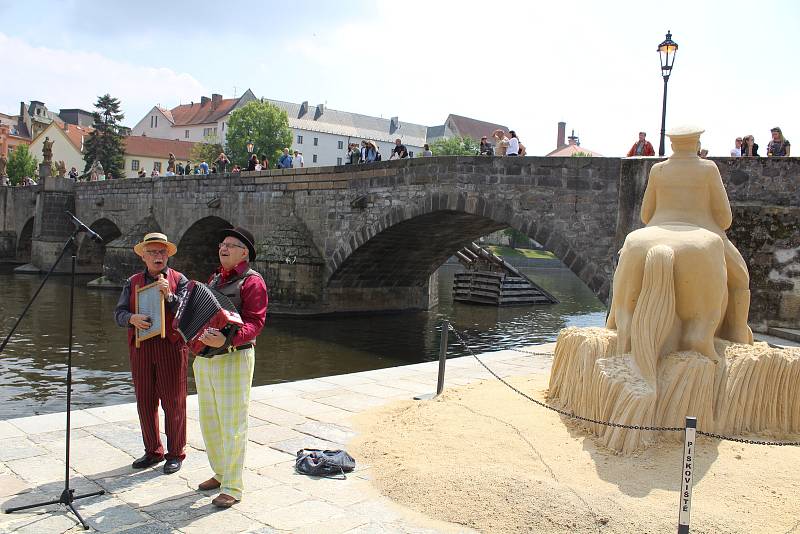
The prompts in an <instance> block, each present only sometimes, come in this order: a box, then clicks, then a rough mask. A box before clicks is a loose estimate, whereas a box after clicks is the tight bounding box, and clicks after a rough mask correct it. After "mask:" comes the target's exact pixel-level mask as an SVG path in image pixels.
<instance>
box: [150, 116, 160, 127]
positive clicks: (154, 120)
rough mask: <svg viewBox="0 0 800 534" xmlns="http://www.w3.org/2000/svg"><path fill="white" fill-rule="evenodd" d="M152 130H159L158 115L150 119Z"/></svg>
mask: <svg viewBox="0 0 800 534" xmlns="http://www.w3.org/2000/svg"><path fill="white" fill-rule="evenodd" d="M150 128H158V115H152V116H151V117H150Z"/></svg>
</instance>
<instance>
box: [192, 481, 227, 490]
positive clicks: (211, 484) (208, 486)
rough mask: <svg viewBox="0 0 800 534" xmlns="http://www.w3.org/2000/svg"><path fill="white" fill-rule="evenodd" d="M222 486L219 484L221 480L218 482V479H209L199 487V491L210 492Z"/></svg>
mask: <svg viewBox="0 0 800 534" xmlns="http://www.w3.org/2000/svg"><path fill="white" fill-rule="evenodd" d="M220 486H221V484H220V483H219V480H217V479H216V478H209V479H208V480H206V481H205V482H201V483H200V485H199V486H197V489H199V490H200V491H208V490H215V489H217V488H218V487H220Z"/></svg>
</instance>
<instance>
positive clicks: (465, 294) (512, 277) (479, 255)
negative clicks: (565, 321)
mask: <svg viewBox="0 0 800 534" xmlns="http://www.w3.org/2000/svg"><path fill="white" fill-rule="evenodd" d="M456 257H457V258H458V261H459V262H460V263H461V264H462V265H463V266H464V267H466V271H464V272H461V273H456V275H455V278H454V280H453V300H455V301H456V302H464V303H467V304H488V305H492V306H528V305H531V304H557V303H558V299H557V298H555V297H554V296H553V295H551V294H550V293H549V292H548V291H546V290H545V289H543V288H542V287H541V286H539V285H538V284H537V283H536V282H534V281H533V280H531V279H530V278H528V277H527V276H525V275H524V274H522V273H521V272H520V271H519V270H518V269H516V268H515V267H514V266H513V265H511V264H510V263H508V262H507V261H505V260H504V259H503V258H501V257H500V256H497V255H496V254H494V253H493V252H490V251H488V250H486V249H485V248H483V247H480V246H478V245H476V244H475V243H470V244H469V245H468V246H466V247H464V248H462V249H461V250H459V251H458V252H456Z"/></svg>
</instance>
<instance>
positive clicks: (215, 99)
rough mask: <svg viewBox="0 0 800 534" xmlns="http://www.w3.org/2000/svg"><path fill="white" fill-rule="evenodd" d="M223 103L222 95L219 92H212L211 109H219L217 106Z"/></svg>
mask: <svg viewBox="0 0 800 534" xmlns="http://www.w3.org/2000/svg"><path fill="white" fill-rule="evenodd" d="M221 103H222V95H218V94H213V93H212V95H211V109H217V106H219V105H220V104H221Z"/></svg>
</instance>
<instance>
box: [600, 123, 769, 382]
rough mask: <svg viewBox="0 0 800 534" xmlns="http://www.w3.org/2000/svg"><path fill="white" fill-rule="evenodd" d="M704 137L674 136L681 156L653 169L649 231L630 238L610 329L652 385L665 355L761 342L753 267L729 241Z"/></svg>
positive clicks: (721, 193)
mask: <svg viewBox="0 0 800 534" xmlns="http://www.w3.org/2000/svg"><path fill="white" fill-rule="evenodd" d="M701 133H702V131H700V130H697V129H692V128H684V129H681V130H676V131H673V132H671V133H670V140H671V141H672V148H673V151H674V153H673V155H672V156H671V157H670V158H669V159H668V160H667V161H664V162H662V163H658V164H656V165H655V166H654V167H653V169H652V171H651V172H650V178H649V180H648V182H647V188H646V190H645V194H644V199H643V201H642V211H641V216H642V222H644V223H645V225H646V227H645V228H642V229H640V230H636V231H634V232H631V233H630V234H629V235H628V237H627V238H626V239H625V245H624V246H623V248H622V251H621V254H620V261H619V266H618V267H617V271H616V273H615V276H614V287H613V302H612V305H611V312H610V313H609V317H608V322H607V327H608V328H609V329H612V330H614V329H615V330H617V352H618V353H627V352H633V354H634V358H635V359H636V361H637V364H638V365H639V370H640V371H641V372H642V374H643V376H644V378H646V379H647V380H648V382H651V381H652V380H654V379H655V366H656V363H657V362H656V360H657V358H658V356H659V355H660V354H665V353H667V352H671V351H674V350H693V351H696V352H699V353H701V354H704V355H706V356H707V357H709V358H711V359H717V354H716V352H715V349H714V337H715V336H716V337H719V338H722V339H726V340H729V341H733V342H737V343H747V344H751V343H752V342H753V334H752V332H751V330H750V327H749V326H748V325H747V315H748V311H749V307H750V291H749V282H750V278H749V275H748V272H747V265H746V264H745V262H744V259H743V258H742V256H741V254H739V251H738V250H736V247H734V246H733V244H732V243H731V242H730V241H729V240H728V238H727V237H726V236H725V230H726V229H727V228H728V227H729V226H730V225H731V221H732V216H731V207H730V203H729V202H728V196H727V194H726V192H725V188H724V186H723V184H722V178H721V177H720V173H719V170H718V169H717V166H716V165H715V164H714V163H713V162H711V161H708V160H703V159H700V158H699V157H698V156H697V152H696V147H697V144H698V142H699V139H700V134H701ZM645 282H646V283H645ZM644 290H646V291H644ZM642 299H645V300H649V301H652V302H645V301H643V300H642ZM665 304H666V305H667V306H666V309H665V308H664V305H665ZM637 308H638V310H639V311H638V313H637ZM653 351H655V352H653Z"/></svg>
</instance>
